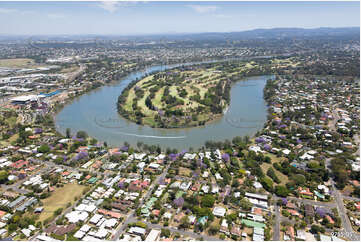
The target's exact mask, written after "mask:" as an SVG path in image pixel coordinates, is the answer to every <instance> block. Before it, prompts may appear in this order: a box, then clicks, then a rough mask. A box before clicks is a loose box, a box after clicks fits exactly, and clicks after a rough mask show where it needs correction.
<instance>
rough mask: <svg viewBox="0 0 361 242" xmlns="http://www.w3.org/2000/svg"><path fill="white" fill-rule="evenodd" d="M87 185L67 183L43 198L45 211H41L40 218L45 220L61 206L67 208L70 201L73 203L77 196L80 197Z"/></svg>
mask: <svg viewBox="0 0 361 242" xmlns="http://www.w3.org/2000/svg"><path fill="white" fill-rule="evenodd" d="M84 188H85V186H81V185H78V184H66V185H64V186H63V187H60V188H57V189H56V190H55V191H54V192H53V193H52V194H51V196H50V197H48V198H46V199H44V200H42V202H43V204H44V206H43V207H44V211H43V212H42V213H41V215H40V217H39V220H40V221H44V220H45V219H47V218H50V217H51V216H53V214H54V211H56V210H57V209H59V208H63V209H65V208H66V206H67V205H68V203H73V202H74V199H75V197H80V196H81V195H82V192H83V190H84Z"/></svg>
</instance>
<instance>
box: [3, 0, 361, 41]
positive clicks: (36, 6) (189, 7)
mask: <svg viewBox="0 0 361 242" xmlns="http://www.w3.org/2000/svg"><path fill="white" fill-rule="evenodd" d="M355 26H357V27H358V26H360V3H359V2H213V1H212V2H204V1H202V2H200V1H199V2H152V1H143V2H124V1H123V2H2V1H0V34H11V35H53V34H64V35H74V34H76V35H81V34H99V35H138V34H159V33H169V34H170V33H199V32H231V31H243V30H251V29H256V28H279V27H299V28H318V27H355Z"/></svg>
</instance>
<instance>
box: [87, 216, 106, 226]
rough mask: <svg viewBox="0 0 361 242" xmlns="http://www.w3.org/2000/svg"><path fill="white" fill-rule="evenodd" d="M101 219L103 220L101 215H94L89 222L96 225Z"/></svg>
mask: <svg viewBox="0 0 361 242" xmlns="http://www.w3.org/2000/svg"><path fill="white" fill-rule="evenodd" d="M102 218H103V215H100V214H95V215H94V216H93V217H92V218H91V219H90V220H89V222H90V223H92V224H97V223H98V222H99V221H100V220H101V219H102Z"/></svg>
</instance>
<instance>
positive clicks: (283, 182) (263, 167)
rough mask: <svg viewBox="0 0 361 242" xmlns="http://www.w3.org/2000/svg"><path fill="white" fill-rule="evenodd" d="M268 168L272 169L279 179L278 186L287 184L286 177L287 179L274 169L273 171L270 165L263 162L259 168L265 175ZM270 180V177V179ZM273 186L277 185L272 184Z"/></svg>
mask: <svg viewBox="0 0 361 242" xmlns="http://www.w3.org/2000/svg"><path fill="white" fill-rule="evenodd" d="M270 167H272V168H273V170H274V171H275V173H276V176H277V177H278V178H279V179H280V181H281V183H280V185H285V184H286V183H287V182H288V177H287V176H286V175H284V174H283V173H282V172H280V171H278V170H276V169H275V168H274V167H273V166H272V165H271V164H269V163H265V162H264V163H263V164H262V165H261V168H262V171H263V173H264V174H267V171H268V169H269V168H270ZM270 178H271V177H270ZM274 185H278V184H277V183H274Z"/></svg>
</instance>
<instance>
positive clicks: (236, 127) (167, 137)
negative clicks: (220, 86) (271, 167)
mask: <svg viewBox="0 0 361 242" xmlns="http://www.w3.org/2000/svg"><path fill="white" fill-rule="evenodd" d="M176 66H179V64H178V65H170V66H153V67H149V68H147V69H146V70H145V71H138V72H135V73H132V74H130V75H128V76H127V77H126V78H124V79H122V80H120V81H119V82H116V83H115V84H112V85H107V86H103V87H101V88H98V89H96V90H93V91H91V92H89V93H87V94H84V95H82V96H80V97H78V98H76V99H74V101H72V102H71V103H70V104H68V105H66V106H65V107H64V108H63V109H62V110H61V111H60V112H59V113H58V114H57V115H56V117H55V122H56V128H57V130H58V131H59V132H61V133H63V134H65V130H66V128H70V129H71V132H72V133H75V132H76V131H79V130H84V131H86V132H87V133H88V134H89V135H90V136H92V137H94V138H96V139H97V140H99V141H106V142H107V143H108V145H110V146H121V145H123V143H124V142H125V141H126V142H128V143H129V144H131V145H134V146H135V145H136V144H137V142H138V141H142V142H143V143H146V144H150V145H153V144H155V145H160V146H161V147H162V148H166V147H170V148H177V149H179V150H181V149H189V148H190V147H193V148H194V149H197V148H200V147H202V146H203V145H204V143H205V142H206V141H207V140H212V141H223V140H225V139H229V140H231V139H232V138H233V137H235V136H245V135H249V136H252V135H254V134H255V133H256V132H257V131H258V130H260V129H261V128H262V127H263V124H264V122H265V121H266V119H267V106H266V103H265V101H264V99H263V88H264V86H265V84H266V81H267V79H269V78H271V77H272V76H257V77H250V78H246V79H244V80H242V81H239V82H237V83H234V84H233V85H232V88H231V101H230V105H229V107H228V109H227V110H225V114H224V115H223V116H222V118H220V119H218V120H216V121H213V122H211V123H209V124H206V125H205V126H200V127H192V128H180V129H158V128H151V127H148V126H142V125H137V124H135V123H133V122H131V121H128V120H126V119H124V118H122V117H121V116H120V115H119V114H118V112H117V107H116V102H117V100H118V96H119V95H120V94H121V92H122V90H123V89H124V88H125V87H126V86H127V85H128V84H129V83H130V82H131V81H133V80H135V79H136V78H141V77H143V76H144V75H145V74H147V73H149V72H153V71H160V70H165V69H169V68H173V67H176Z"/></svg>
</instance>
